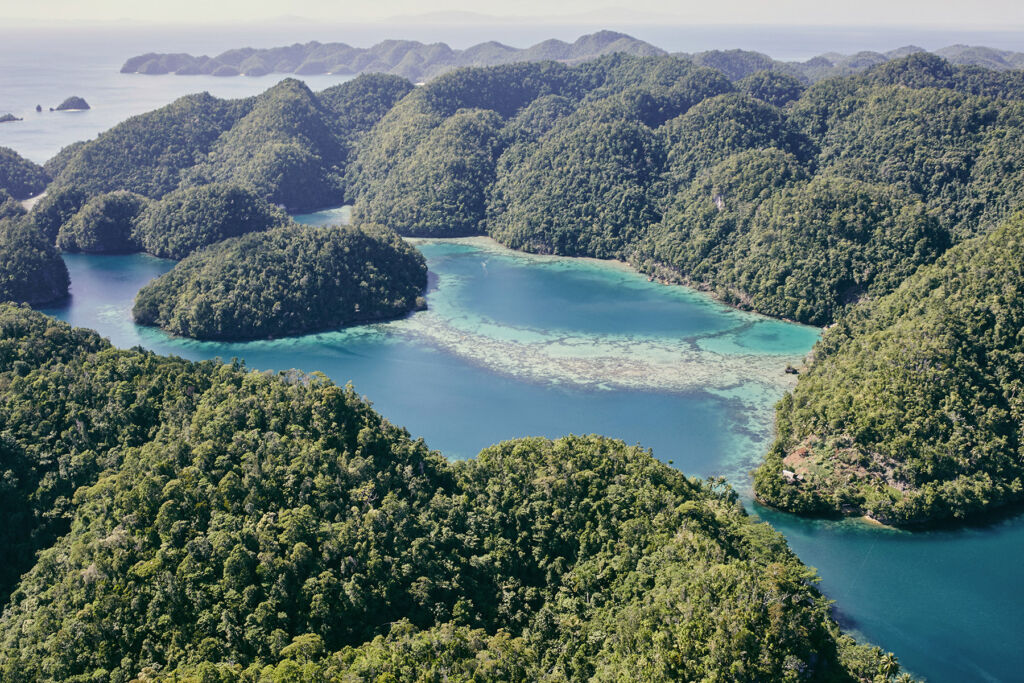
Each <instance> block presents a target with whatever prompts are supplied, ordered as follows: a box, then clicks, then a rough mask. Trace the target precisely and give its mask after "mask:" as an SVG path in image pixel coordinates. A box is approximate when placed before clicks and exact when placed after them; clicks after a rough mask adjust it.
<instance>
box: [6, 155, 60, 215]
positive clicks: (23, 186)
mask: <svg viewBox="0 0 1024 683" xmlns="http://www.w3.org/2000/svg"><path fill="white" fill-rule="evenodd" d="M49 182H50V177H49V176H48V175H47V174H46V171H44V170H43V167H42V166H40V165H39V164H35V163H32V162H31V161H29V160H28V159H25V158H23V157H22V156H21V155H20V154H18V153H17V152H15V151H14V150H13V149H10V148H8V147H0V200H4V199H6V198H8V197H14V198H15V199H28V198H29V197H31V196H33V195H37V194H39V193H40V192H42V191H43V190H45V189H46V185H47V184H48V183H49ZM0 204H3V201H0Z"/></svg>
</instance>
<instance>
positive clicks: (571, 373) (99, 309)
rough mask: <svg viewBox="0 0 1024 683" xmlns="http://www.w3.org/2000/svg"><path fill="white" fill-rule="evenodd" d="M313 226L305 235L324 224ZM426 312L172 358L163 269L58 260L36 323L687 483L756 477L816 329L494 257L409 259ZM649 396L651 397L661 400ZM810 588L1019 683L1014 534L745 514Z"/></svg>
mask: <svg viewBox="0 0 1024 683" xmlns="http://www.w3.org/2000/svg"><path fill="white" fill-rule="evenodd" d="M319 218H321V219H323V220H319V221H318V220H317V217H305V219H306V220H308V221H309V222H313V223H316V222H321V223H322V222H329V221H330V220H332V219H331V218H324V217H323V216H321V217H319ZM417 245H418V247H419V248H420V249H421V251H423V253H424V254H425V256H426V257H427V260H428V264H429V266H430V269H431V278H430V279H431V285H430V291H429V292H428V297H427V298H428V304H429V308H428V310H427V311H424V312H422V313H416V314H414V315H412V316H410V317H409V318H406V319H404V320H400V321H395V322H391V323H386V324H381V325H371V326H365V327H359V328H352V329H349V330H344V331H336V332H327V333H322V334H318V335H310V336H306V337H299V338H291V339H283V340H275V341H266V342H251V343H244V344H220V343H202V342H195V341H188V340H182V339H174V338H171V337H168V336H167V335H165V334H163V333H161V332H159V331H155V330H151V329H145V328H139V327H136V326H135V325H133V324H132V323H131V321H130V317H129V311H130V307H131V301H132V298H133V297H134V295H135V293H136V291H138V289H139V288H140V287H141V286H142V285H143V284H145V283H146V282H148V281H149V280H150V279H151V278H153V277H155V276H157V275H159V274H160V273H163V272H165V271H166V270H167V269H169V268H170V267H171V265H173V264H172V262H170V261H163V260H159V259H154V258H151V257H147V256H141V255H134V256H91V255H66V256H65V260H66V261H67V264H68V268H69V270H70V272H71V279H72V294H73V297H72V299H71V300H70V302H68V303H67V304H66V305H64V306H61V307H59V308H55V309H49V310H48V311H47V312H49V313H52V314H55V315H57V316H59V317H61V318H63V319H65V320H68V321H69V322H72V323H74V324H77V325H83V326H87V327H92V328H94V329H98V330H99V331H100V332H101V333H102V334H104V335H106V336H108V337H110V338H111V340H112V341H113V342H114V343H115V344H117V345H118V346H122V347H127V346H133V345H136V344H140V345H142V346H145V347H147V348H151V349H154V350H156V351H158V352H161V353H174V354H178V355H181V356H185V357H188V358H194V359H199V358H211V357H221V358H224V359H229V358H232V357H239V358H244V359H245V360H246V362H247V363H248V364H249V365H250V366H251V367H255V368H261V369H286V368H291V367H298V368H300V369H303V370H307V371H314V370H319V371H322V372H325V373H326V374H327V375H329V376H330V377H331V378H333V379H334V380H336V381H338V382H346V381H352V382H353V383H354V384H355V386H356V388H357V390H359V391H360V393H362V394H364V395H366V396H367V397H368V398H369V399H370V400H372V401H373V402H374V404H375V405H376V407H377V409H378V410H380V411H381V412H382V413H383V414H384V415H385V416H387V417H388V418H389V419H391V420H392V421H394V422H396V423H398V424H402V425H404V426H406V427H407V428H408V429H409V430H410V432H412V434H413V435H414V436H422V437H424V438H425V439H426V441H427V443H428V444H429V445H430V446H431V447H432V448H437V449H439V450H441V451H443V452H444V453H445V454H446V455H448V456H449V457H454V458H462V457H472V455H474V454H475V453H476V452H477V451H479V449H480V448H482V447H484V446H486V445H489V444H491V443H494V442H497V441H500V440H502V439H506V438H512V437H517V436H525V435H545V436H552V437H554V436H559V435H562V434H566V433H570V432H574V433H590V432H598V433H602V434H607V435H609V436H614V437H618V438H621V439H624V440H625V441H627V442H629V443H641V444H643V445H644V446H647V447H650V448H652V449H653V451H654V454H655V456H656V457H658V458H659V459H661V460H663V461H666V462H672V464H674V465H675V466H676V467H679V468H680V469H682V470H684V471H685V472H687V473H690V474H695V475H701V476H709V475H723V476H727V477H728V478H729V479H730V480H731V481H732V482H733V483H734V484H735V485H736V486H737V487H738V488H739V489H740V490H741V491H743V492H744V494H745V495H748V494H749V475H748V474H747V473H748V472H749V470H750V469H751V468H752V467H753V466H754V465H755V464H756V461H757V459H758V458H759V456H760V454H761V453H762V452H763V450H764V448H765V446H766V443H767V439H768V436H769V434H770V429H771V406H772V404H773V402H774V401H775V400H777V399H778V397H779V396H780V395H781V394H782V392H784V391H785V389H786V388H787V387H788V386H790V385H791V382H792V378H791V377H790V376H788V375H786V374H785V373H784V372H783V369H784V368H785V366H786V364H787V363H790V362H794V363H795V362H799V360H800V359H801V357H802V356H803V355H804V354H805V353H806V352H807V351H808V350H809V349H810V347H811V345H812V344H813V342H814V340H815V339H816V338H817V334H818V331H817V330H816V329H814V328H808V327H802V326H798V325H790V324H787V323H782V322H779V321H774V320H769V319H766V318H762V317H759V316H754V315H750V314H746V313H742V312H738V311H734V310H731V309H728V308H725V307H723V306H720V305H718V304H715V303H714V302H712V301H710V300H709V299H708V298H707V297H704V296H703V295H700V294H696V293H693V292H690V291H687V290H685V289H683V288H678V287H666V286H663V285H658V284H656V283H650V282H648V281H647V280H646V278H643V277H641V276H639V275H637V274H635V273H633V272H631V271H629V270H627V269H625V268H623V267H620V266H617V265H615V264H607V263H596V262H591V261H587V260H569V259H559V258H551V257H534V256H528V255H523V254H517V253H513V252H509V251H508V250H505V249H503V248H501V247H498V246H497V245H495V244H494V243H491V242H489V241H486V240H480V239H476V240H456V241H429V240H424V241H419V242H417ZM652 387H653V388H654V389H653V390H652ZM754 512H756V513H757V514H759V515H761V516H762V517H763V518H764V519H766V520H768V521H770V522H771V523H772V524H773V525H774V526H775V527H776V528H778V529H779V530H780V531H782V532H783V533H784V534H786V536H787V538H788V539H789V542H790V544H791V545H792V547H793V549H794V550H795V551H796V553H797V554H798V555H799V556H800V557H801V558H802V559H803V560H804V561H805V562H806V563H808V564H809V565H811V566H814V567H816V568H817V569H818V570H819V572H820V575H821V578H822V582H821V587H822V589H823V590H824V592H825V593H826V594H827V595H828V596H829V597H830V598H832V599H833V600H835V601H836V612H837V616H838V618H839V619H840V620H841V622H842V623H843V625H844V627H845V628H847V629H849V630H851V631H852V632H854V633H855V634H856V635H858V636H859V637H862V638H864V639H866V640H868V641H870V642H872V643H875V644H877V645H880V646H882V647H885V648H887V649H891V650H893V651H894V652H895V653H896V654H897V656H898V657H899V658H900V659H901V661H902V662H903V663H904V665H905V666H907V667H908V668H909V669H910V670H911V671H913V672H914V673H915V674H918V675H921V676H925V677H927V679H928V680H930V681H993V680H1000V681H1009V680H1020V679H1021V674H1020V672H1021V671H1024V652H1022V650H1021V648H1020V647H1019V642H1020V637H1021V634H1024V617H1022V615H1024V591H1022V590H1021V587H1020V576H1021V575H1020V568H1021V567H1022V566H1024V518H1021V517H1018V518H1015V519H1012V520H1009V521H1005V522H1002V523H998V524H994V525H991V526H988V527H984V528H976V529H967V530H959V531H946V532H934V533H927V534H909V533H902V532H892V531H888V530H884V529H877V528H873V527H868V526H866V525H864V524H860V523H855V522H838V523H837V522H821V521H805V520H800V519H797V518H794V517H792V516H789V515H785V514H781V513H777V512H774V511H770V510H764V509H760V508H754Z"/></svg>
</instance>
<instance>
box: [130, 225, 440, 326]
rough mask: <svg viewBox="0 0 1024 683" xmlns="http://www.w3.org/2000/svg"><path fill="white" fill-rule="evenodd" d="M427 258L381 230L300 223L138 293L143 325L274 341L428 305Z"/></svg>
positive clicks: (218, 247) (137, 312)
mask: <svg viewBox="0 0 1024 683" xmlns="http://www.w3.org/2000/svg"><path fill="white" fill-rule="evenodd" d="M426 287H427V266H426V262H425V261H424V259H423V256H422V255H421V254H420V253H419V252H418V251H417V250H416V249H415V248H414V247H412V246H410V245H409V244H408V243H406V242H405V241H403V240H402V239H401V238H400V237H399V236H398V235H396V234H395V233H393V232H392V231H390V230H388V229H386V228H379V227H375V226H372V225H365V226H359V227H346V228H340V227H338V228H309V227H306V226H299V225H291V226H287V227H281V228H276V229H274V230H270V231H267V232H262V233H258V234H256V233H254V234H249V235H245V236H243V237H236V238H234V239H228V240H224V241H221V242H218V243H217V244H215V245H213V246H211V247H209V248H207V249H202V250H200V251H198V252H196V253H195V254H192V255H191V256H189V257H188V258H186V259H185V260H183V261H181V262H180V263H178V265H176V266H175V267H174V268H173V269H172V270H171V271H170V272H168V273H166V274H164V275H162V276H160V277H159V278H157V279H156V280H154V281H153V282H151V283H150V284H148V285H147V286H145V287H143V289H142V290H141V291H140V292H139V294H138V296H137V297H136V299H135V307H134V309H133V315H134V317H135V320H136V322H139V323H141V324H143V325H156V326H158V327H161V328H163V329H164V330H166V331H168V332H171V333H172V334H176V335H181V336H186V337H194V338H197V339H220V340H223V339H230V340H241V339H265V338H271V337H282V336H288V335H297V334H304V333H307V332H319V331H321V330H329V329H336V328H338V327H341V326H344V325H351V324H353V323H361V322H371V321H377V320H386V319H388V318H394V317H397V316H400V315H404V314H405V313H408V312H409V311H411V310H414V309H418V308H425V307H426V303H425V301H424V299H423V297H422V296H421V295H422V293H423V291H424V290H425V289H426Z"/></svg>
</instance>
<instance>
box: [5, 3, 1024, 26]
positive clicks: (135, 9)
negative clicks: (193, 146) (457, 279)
mask: <svg viewBox="0 0 1024 683" xmlns="http://www.w3.org/2000/svg"><path fill="white" fill-rule="evenodd" d="M434 12H475V13H480V14H486V15H492V16H497V17H523V18H530V19H546V20H548V21H551V22H556V21H558V20H559V19H568V20H571V21H573V22H578V21H580V20H593V21H594V22H595V23H601V22H602V21H609V20H614V21H615V22H616V23H617V24H620V25H621V24H625V23H629V22H630V20H633V21H635V22H636V23H649V22H657V23H666V22H667V23H680V24H683V23H685V24H787V25H793V24H800V25H807V24H810V25H837V24H838V25H851V26H880V25H887V26H945V27H968V26H970V27H977V28H992V29H999V28H1012V27H1018V26H1024V1H1022V0H956V1H955V2H950V1H949V0H841V1H838V2H837V1H835V0H774V1H769V0H681V1H680V0H677V1H675V2H673V1H671V0H668V1H666V0H629V1H628V2H621V0H619V1H618V2H616V0H611V2H607V1H606V2H601V1H597V2H595V1H594V0H590V1H588V0H560V1H558V2H552V1H551V0H503V1H502V2H495V1H493V0H478V1H477V2H467V1H466V0H372V1H370V2H365V1H364V2H349V1H346V0H285V1H283V2H282V0H173V1H172V2H166V1H165V0H28V1H26V0H0V23H2V22H3V21H5V20H6V21H14V20H29V21H33V22H36V21H46V22H52V21H62V22H66V21H100V22H108V21H124V20H127V21H133V22H145V23H154V22H161V23H162V22H175V23H189V24H194V23H223V22H227V21H232V22H237V21H240V20H242V21H244V20H250V21H266V20H272V19H275V18H278V17H281V16H286V15H287V16H291V17H302V18H305V19H309V20H312V21H317V22H332V23H343V22H358V21H374V20H382V19H388V18H391V17H395V16H403V15H419V14H424V13H434Z"/></svg>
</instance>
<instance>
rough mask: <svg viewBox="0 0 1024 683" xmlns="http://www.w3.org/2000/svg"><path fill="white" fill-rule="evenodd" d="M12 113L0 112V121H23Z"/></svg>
mask: <svg viewBox="0 0 1024 683" xmlns="http://www.w3.org/2000/svg"><path fill="white" fill-rule="evenodd" d="M23 120H24V119H20V118H18V117H17V116H15V115H14V114H0V123H10V122H12V121H23Z"/></svg>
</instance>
